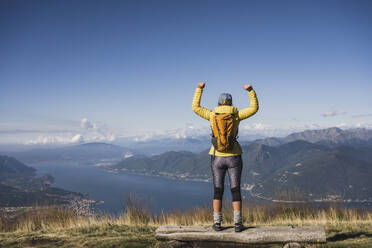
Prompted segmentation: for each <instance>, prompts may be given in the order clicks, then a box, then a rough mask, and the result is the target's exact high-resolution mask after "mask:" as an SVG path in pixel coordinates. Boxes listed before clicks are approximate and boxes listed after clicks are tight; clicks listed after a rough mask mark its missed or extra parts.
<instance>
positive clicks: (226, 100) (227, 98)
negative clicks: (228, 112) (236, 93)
mask: <svg viewBox="0 0 372 248" xmlns="http://www.w3.org/2000/svg"><path fill="white" fill-rule="evenodd" d="M218 105H232V96H231V95H230V94H229V93H222V94H221V95H220V97H219V98H218Z"/></svg>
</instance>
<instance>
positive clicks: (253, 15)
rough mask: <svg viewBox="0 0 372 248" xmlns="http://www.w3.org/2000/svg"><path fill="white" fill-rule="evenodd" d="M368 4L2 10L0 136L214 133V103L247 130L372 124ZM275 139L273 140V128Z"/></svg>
mask: <svg viewBox="0 0 372 248" xmlns="http://www.w3.org/2000/svg"><path fill="white" fill-rule="evenodd" d="M371 13H372V2H371V1H368V0H366V1H357V0H354V1H351V0H348V1H343V0H334V1H305V0H303V1H268V0H265V1H54V0H46V1H37V0H33V1H17V0H10V1H8V0H1V1H0V34H1V38H0V55H1V56H0V115H1V119H0V140H1V141H2V143H4V142H5V143H7V142H8V143H12V142H18V143H38V142H41V143H48V142H51V143H53V142H54V143H58V142H61V143H64V142H65V143H69V142H75V141H82V140H84V141H93V140H106V141H113V140H115V139H118V138H120V137H127V136H139V137H152V136H153V135H156V134H169V133H172V134H176V135H181V136H182V135H186V136H187V135H193V134H200V133H203V132H206V130H207V129H208V122H207V121H205V120H203V119H201V118H200V117H198V116H197V115H195V114H194V113H193V112H192V110H191V101H192V97H193V93H194V89H195V87H196V86H197V83H198V82H199V81H205V82H206V83H207V84H206V88H205V90H204V95H203V99H202V105H203V106H205V107H208V108H210V109H212V108H213V107H214V106H215V105H216V103H217V99H218V96H219V94H220V93H222V92H228V93H231V94H232V95H233V103H234V105H235V106H237V107H238V108H244V107H248V106H249V98H248V95H247V93H246V92H245V91H244V90H243V88H242V85H243V84H246V83H249V84H251V85H252V86H253V88H254V89H255V91H256V93H257V96H258V100H259V103H260V110H259V112H257V114H256V115H254V116H252V117H251V118H249V119H247V120H245V121H244V122H242V123H241V125H243V127H244V128H243V130H245V131H246V132H247V134H253V133H260V134H264V135H271V134H273V135H274V134H279V133H286V132H290V131H293V130H302V129H307V128H324V127H331V126H339V127H345V128H346V127H369V128H372V110H371V109H372V100H371V99H372V98H371V97H370V95H371V93H370V92H371V91H372V82H371V78H372V53H371V48H372V45H371V44H372V29H371V27H370V24H371V23H372V14H371ZM278 130H279V131H278Z"/></svg>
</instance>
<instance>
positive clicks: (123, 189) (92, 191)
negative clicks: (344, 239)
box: [29, 163, 372, 215]
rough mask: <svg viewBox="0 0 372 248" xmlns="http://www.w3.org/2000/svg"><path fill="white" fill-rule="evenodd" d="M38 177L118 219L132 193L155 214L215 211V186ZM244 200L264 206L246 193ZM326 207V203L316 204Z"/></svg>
mask: <svg viewBox="0 0 372 248" xmlns="http://www.w3.org/2000/svg"><path fill="white" fill-rule="evenodd" d="M29 165H30V166H32V167H34V168H35V169H37V173H38V175H42V174H44V173H49V174H51V175H52V176H53V177H54V178H55V183H54V184H53V185H52V186H54V187H59V188H63V189H67V190H71V191H75V192H81V193H84V194H88V195H89V197H90V198H93V199H96V200H103V201H104V204H98V205H96V206H95V207H94V210H95V211H96V212H101V213H102V212H108V213H110V214H112V215H118V214H121V213H123V212H124V206H125V204H126V200H127V198H128V196H129V195H130V194H131V193H134V194H135V196H136V197H137V198H138V199H140V200H141V201H143V202H145V203H146V204H147V207H149V208H150V209H151V212H152V213H156V214H158V213H161V212H162V211H164V212H168V211H171V210H176V209H182V210H186V209H190V208H193V207H197V206H205V205H208V206H210V207H211V209H212V198H213V184H212V183H211V182H195V181H181V180H174V179H168V178H164V177H156V176H144V175H134V174H115V173H112V172H108V171H107V170H105V169H104V168H102V167H96V166H92V165H84V164H51V163H48V164H40V163H39V164H29ZM225 186H226V187H225V193H224V199H225V198H227V199H229V200H231V193H230V190H229V188H228V177H227V178H226V180H225ZM242 197H243V199H249V200H250V201H251V202H260V200H257V199H255V198H252V197H250V195H249V194H248V192H247V191H242ZM314 204H315V205H319V206H322V205H323V206H324V205H325V204H324V203H314ZM343 205H344V206H346V207H362V208H368V209H372V204H371V203H347V204H343Z"/></svg>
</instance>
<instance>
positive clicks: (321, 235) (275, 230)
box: [155, 226, 326, 244]
mask: <svg viewBox="0 0 372 248" xmlns="http://www.w3.org/2000/svg"><path fill="white" fill-rule="evenodd" d="M155 237H156V238H157V239H158V240H163V241H170V240H176V241H183V242H206V241H207V242H229V243H231V242H233V243H244V244H285V243H290V242H298V243H325V242H326V235H325V230H324V227H322V226H245V229H244V230H243V231H242V232H238V233H235V231H234V227H233V226H226V227H225V229H224V230H222V231H218V232H217V231H214V230H213V229H212V227H211V226H160V227H158V228H157V229H156V235H155Z"/></svg>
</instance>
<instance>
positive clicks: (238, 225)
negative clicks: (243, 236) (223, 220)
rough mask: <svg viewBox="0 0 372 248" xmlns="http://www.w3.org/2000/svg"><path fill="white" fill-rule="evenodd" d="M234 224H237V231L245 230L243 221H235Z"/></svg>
mask: <svg viewBox="0 0 372 248" xmlns="http://www.w3.org/2000/svg"><path fill="white" fill-rule="evenodd" d="M234 226H235V232H241V231H243V228H244V226H243V224H242V223H235V225H234Z"/></svg>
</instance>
